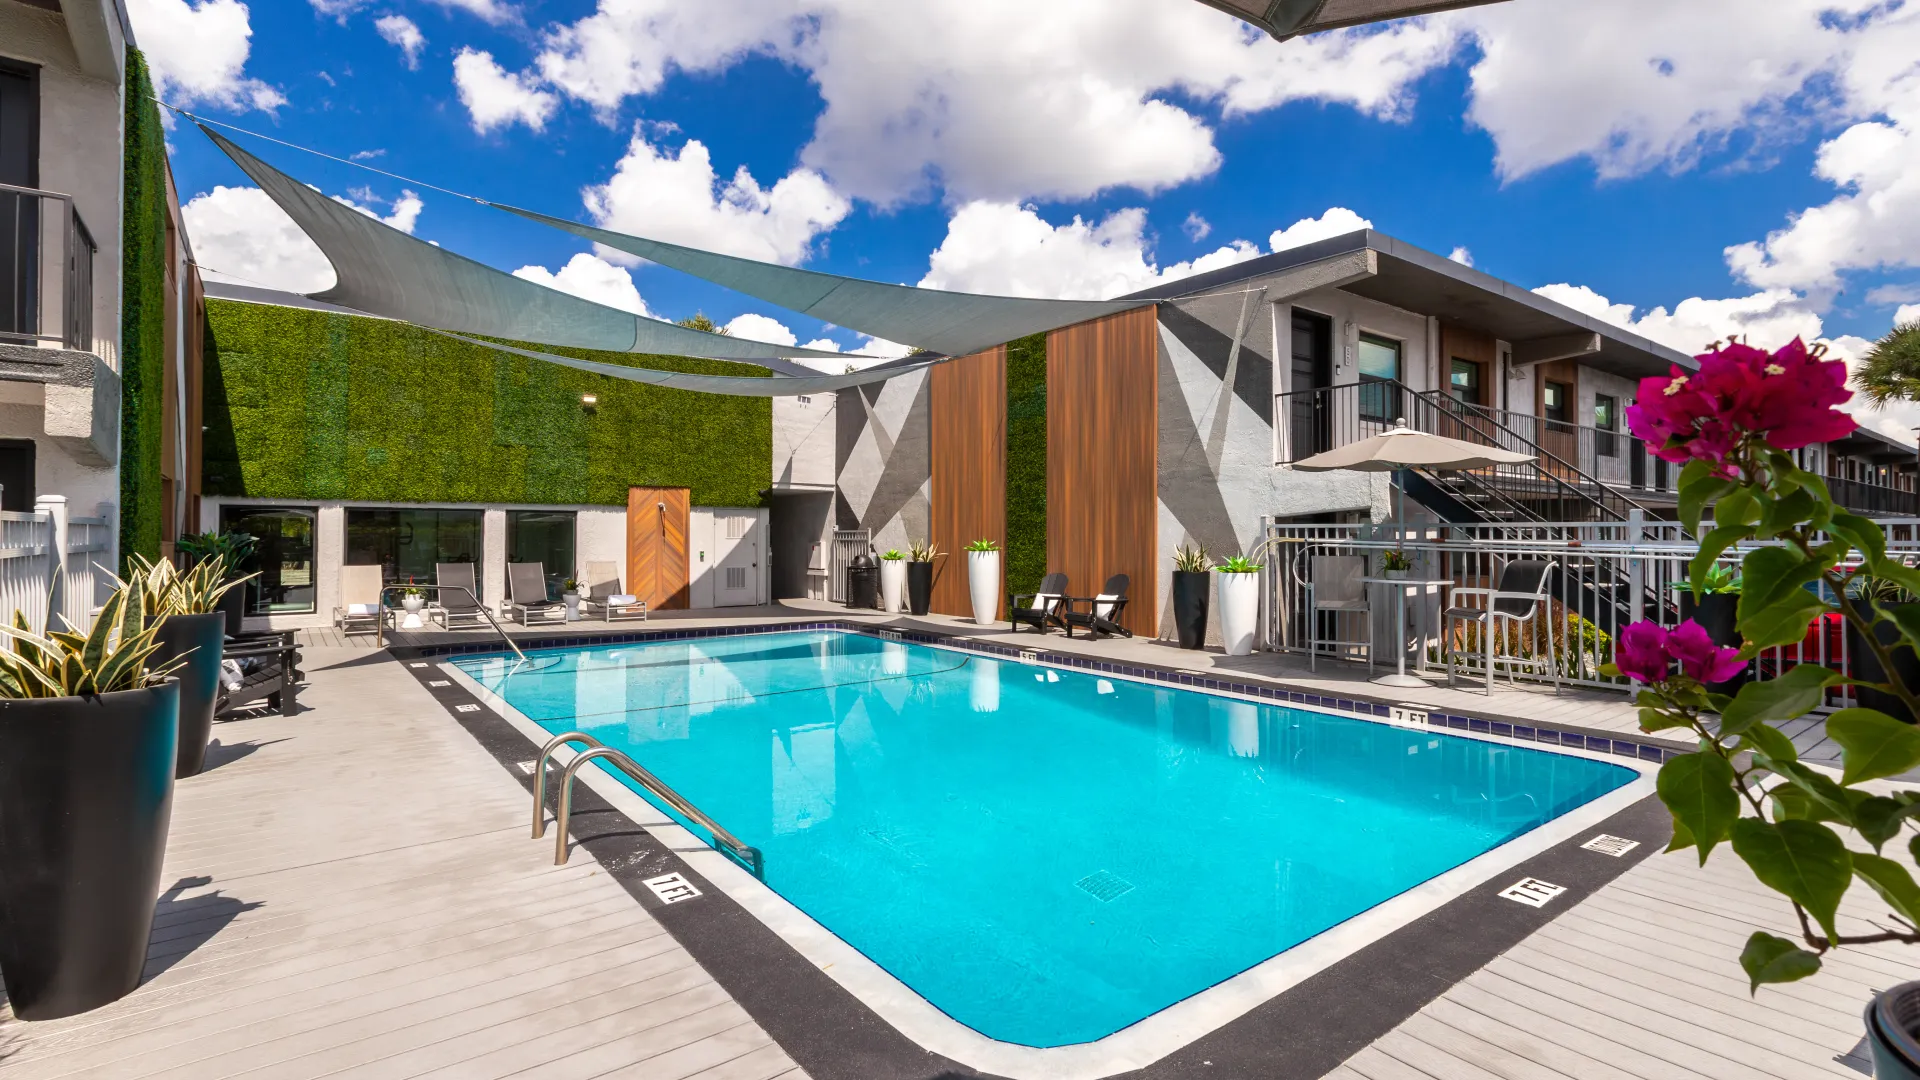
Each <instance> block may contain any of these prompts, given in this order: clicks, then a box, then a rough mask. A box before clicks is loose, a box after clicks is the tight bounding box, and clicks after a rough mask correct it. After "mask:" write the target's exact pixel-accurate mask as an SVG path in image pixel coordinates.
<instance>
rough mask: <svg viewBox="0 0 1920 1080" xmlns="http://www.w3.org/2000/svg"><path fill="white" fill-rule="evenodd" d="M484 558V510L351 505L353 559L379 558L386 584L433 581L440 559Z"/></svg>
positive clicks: (349, 540) (374, 560)
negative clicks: (359, 508) (482, 555)
mask: <svg viewBox="0 0 1920 1080" xmlns="http://www.w3.org/2000/svg"><path fill="white" fill-rule="evenodd" d="M479 561H480V511H478V510H348V511H347V562H348V564H350V565H364V564H366V563H377V564H379V566H380V580H381V582H382V583H383V584H387V585H393V584H397V583H401V582H404V581H406V580H407V579H408V578H412V579H413V580H415V581H420V582H427V583H431V582H432V581H433V573H434V569H433V568H434V564H435V563H462V562H470V563H477V562H479Z"/></svg>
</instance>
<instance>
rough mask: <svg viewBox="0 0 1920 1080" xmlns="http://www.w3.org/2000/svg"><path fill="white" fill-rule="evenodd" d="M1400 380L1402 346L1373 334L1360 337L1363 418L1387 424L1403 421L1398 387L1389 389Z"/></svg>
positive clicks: (1361, 415) (1361, 411)
mask: <svg viewBox="0 0 1920 1080" xmlns="http://www.w3.org/2000/svg"><path fill="white" fill-rule="evenodd" d="M1399 378H1400V343H1399V342H1397V341H1393V340H1391V339H1388V338H1383V337H1375V336H1374V335H1372V334H1361V335H1360V387H1359V391H1358V393H1359V394H1360V418H1361V419H1362V420H1373V421H1378V422H1380V423H1386V422H1388V421H1390V420H1397V419H1399V417H1400V408H1399V405H1400V400H1399V394H1398V393H1396V391H1397V390H1398V387H1395V386H1390V385H1386V384H1387V383H1388V382H1389V381H1393V382H1397V381H1399Z"/></svg>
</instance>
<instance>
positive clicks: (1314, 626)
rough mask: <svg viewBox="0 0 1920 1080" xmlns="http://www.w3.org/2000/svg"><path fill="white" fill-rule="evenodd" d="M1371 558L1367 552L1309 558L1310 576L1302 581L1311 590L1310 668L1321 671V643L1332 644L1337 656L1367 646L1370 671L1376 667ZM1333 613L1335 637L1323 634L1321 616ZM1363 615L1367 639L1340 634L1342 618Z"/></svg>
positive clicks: (1308, 649) (1308, 618)
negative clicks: (1369, 585)
mask: <svg viewBox="0 0 1920 1080" xmlns="http://www.w3.org/2000/svg"><path fill="white" fill-rule="evenodd" d="M1366 576H1367V560H1366V557H1365V556H1363V555H1315V556H1312V557H1311V558H1309V559H1308V560H1307V579H1306V580H1305V581H1304V582H1302V583H1301V584H1303V585H1305V586H1306V590H1307V670H1309V671H1315V670H1318V667H1319V663H1320V646H1322V645H1331V646H1333V647H1334V649H1335V650H1336V653H1335V655H1336V657H1338V658H1339V659H1345V658H1346V657H1345V656H1344V655H1341V652H1343V651H1344V650H1348V649H1357V648H1359V647H1360V646H1362V645H1365V646H1366V648H1367V670H1368V671H1372V670H1373V611H1372V608H1370V607H1369V606H1368V605H1367V583H1366V582H1365V581H1363V580H1362V579H1363V578H1365V577H1366ZM1323 613H1324V614H1327V615H1330V616H1331V617H1332V619H1333V636H1332V637H1330V638H1323V637H1321V636H1320V616H1321V615H1322V614H1323ZM1342 615H1359V616H1361V621H1363V622H1365V623H1366V624H1367V639H1366V640H1365V641H1361V640H1359V639H1358V638H1354V639H1344V638H1342V637H1341V636H1340V617H1341V616H1342Z"/></svg>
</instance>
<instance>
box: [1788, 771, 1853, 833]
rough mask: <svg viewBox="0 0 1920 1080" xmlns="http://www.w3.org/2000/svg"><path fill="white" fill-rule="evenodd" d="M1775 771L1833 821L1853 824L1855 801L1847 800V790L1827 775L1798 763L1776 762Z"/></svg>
mask: <svg viewBox="0 0 1920 1080" xmlns="http://www.w3.org/2000/svg"><path fill="white" fill-rule="evenodd" d="M1774 771H1775V772H1777V773H1779V774H1780V775H1781V776H1784V777H1786V778H1787V779H1788V780H1790V781H1792V782H1793V786H1794V787H1796V788H1799V789H1800V790H1801V791H1804V792H1806V793H1807V794H1808V795H1809V796H1810V797H1812V798H1813V799H1814V800H1816V801H1817V802H1819V803H1820V804H1821V805H1822V806H1824V807H1825V808H1826V810H1827V813H1828V814H1830V815H1832V820H1834V821H1841V822H1845V823H1847V824H1849V825H1851V824H1852V823H1853V800H1852V799H1849V798H1847V789H1846V788H1843V787H1841V786H1840V785H1839V784H1837V783H1835V782H1834V781H1833V778H1832V777H1830V776H1828V775H1827V774H1826V773H1823V772H1821V771H1819V770H1818V769H1813V768H1809V767H1808V766H1806V765H1804V764H1802V763H1800V762H1797V761H1776V762H1774Z"/></svg>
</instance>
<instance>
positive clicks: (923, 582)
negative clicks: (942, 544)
mask: <svg viewBox="0 0 1920 1080" xmlns="http://www.w3.org/2000/svg"><path fill="white" fill-rule="evenodd" d="M907 546H908V551H907V612H908V613H909V614H912V615H925V614H926V613H927V606H928V605H929V604H931V603H932V602H933V563H934V560H935V559H938V558H939V557H940V549H939V548H936V547H934V546H933V541H931V540H915V541H913V542H912V543H911V544H909V545H907Z"/></svg>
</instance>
